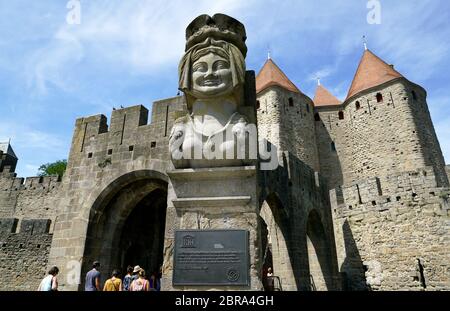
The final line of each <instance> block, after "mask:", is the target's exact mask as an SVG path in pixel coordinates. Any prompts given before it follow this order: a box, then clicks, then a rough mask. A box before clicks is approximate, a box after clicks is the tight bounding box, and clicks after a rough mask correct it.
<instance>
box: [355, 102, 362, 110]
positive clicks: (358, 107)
mask: <svg viewBox="0 0 450 311" xmlns="http://www.w3.org/2000/svg"><path fill="white" fill-rule="evenodd" d="M355 107H356V110H359V109H360V108H361V103H360V102H359V101H357V102H356V103H355Z"/></svg>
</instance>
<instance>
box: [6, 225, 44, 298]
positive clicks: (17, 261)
mask: <svg viewBox="0 0 450 311" xmlns="http://www.w3.org/2000/svg"><path fill="white" fill-rule="evenodd" d="M18 223H19V219H17V218H0V273H1V275H2V278H1V282H0V290H2V291H8V290H28V291H30V290H31V291H33V290H36V289H37V288H38V286H39V283H40V281H41V280H42V278H43V277H44V276H45V275H46V274H47V262H48V254H49V252H50V245H51V241H52V234H51V233H50V231H49V230H50V226H51V220H50V219H24V220H22V221H21V223H20V227H19V226H18Z"/></svg>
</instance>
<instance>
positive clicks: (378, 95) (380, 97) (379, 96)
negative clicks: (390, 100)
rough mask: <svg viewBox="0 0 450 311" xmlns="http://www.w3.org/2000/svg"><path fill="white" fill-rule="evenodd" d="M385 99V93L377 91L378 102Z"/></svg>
mask: <svg viewBox="0 0 450 311" xmlns="http://www.w3.org/2000/svg"><path fill="white" fill-rule="evenodd" d="M382 101H383V95H382V94H381V93H377V103H381V102H382Z"/></svg>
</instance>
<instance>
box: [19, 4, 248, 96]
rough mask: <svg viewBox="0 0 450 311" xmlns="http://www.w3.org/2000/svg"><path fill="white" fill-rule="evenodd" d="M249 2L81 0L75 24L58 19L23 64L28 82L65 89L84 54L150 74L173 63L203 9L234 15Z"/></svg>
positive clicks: (42, 89) (42, 88)
mask: <svg viewBox="0 0 450 311" xmlns="http://www.w3.org/2000/svg"><path fill="white" fill-rule="evenodd" d="M252 2H253V1H246V2H245V3H244V2H242V1H239V0H226V1H216V2H213V3H211V1H207V0H201V1H195V2H192V1H180V0H177V1H170V2H168V1H162V0H157V1H151V2H150V1H138V0H134V1H126V2H125V1H121V2H110V1H100V2H82V6H81V9H82V19H81V24H80V25H69V24H62V25H61V27H60V28H59V29H58V30H57V32H56V33H55V34H54V37H53V38H52V39H51V40H50V42H49V44H48V45H46V46H44V47H43V48H41V49H39V50H38V51H37V52H35V53H34V54H33V55H32V56H31V57H30V59H29V61H28V63H27V67H28V68H27V69H28V70H27V72H28V79H29V85H30V86H33V87H34V88H35V89H36V90H37V91H38V92H39V93H41V94H45V93H46V91H47V88H48V84H49V83H51V84H53V85H55V86H57V87H59V88H61V89H63V90H68V89H70V87H71V86H70V81H67V73H68V71H69V69H70V68H71V67H73V66H77V64H79V63H80V62H81V61H82V60H83V59H84V58H85V57H90V58H91V59H92V60H94V61H95V60H97V61H102V62H104V61H108V62H110V63H111V64H112V66H127V68H128V70H129V71H132V72H134V73H138V74H139V73H149V74H150V73H152V72H153V73H154V72H155V71H156V72H158V71H161V69H163V68H167V65H168V64H171V65H172V64H176V63H177V62H178V60H179V58H180V56H181V54H182V52H183V51H184V30H185V27H186V25H188V23H189V22H190V21H191V20H192V19H193V18H194V17H196V16H197V15H200V14H202V13H209V14H213V13H217V12H225V13H228V14H231V15H233V14H234V13H236V12H237V11H238V10H242V9H244V8H246V7H248V6H249V5H250V4H251V3H252Z"/></svg>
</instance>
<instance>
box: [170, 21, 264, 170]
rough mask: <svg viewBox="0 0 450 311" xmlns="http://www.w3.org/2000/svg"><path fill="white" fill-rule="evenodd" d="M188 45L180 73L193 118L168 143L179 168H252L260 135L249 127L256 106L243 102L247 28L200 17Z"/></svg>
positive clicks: (178, 125) (178, 123)
mask: <svg viewBox="0 0 450 311" xmlns="http://www.w3.org/2000/svg"><path fill="white" fill-rule="evenodd" d="M186 40H187V42H186V50H185V54H184V56H183V57H182V59H181V61H180V65H179V70H178V72H179V89H180V90H181V91H182V92H183V93H184V95H185V98H186V103H187V108H188V114H187V115H185V116H183V117H181V118H179V119H177V120H176V121H175V123H174V126H173V128H172V131H171V134H170V139H169V149H170V154H171V159H172V162H173V164H174V166H175V168H190V167H192V168H199V167H219V166H242V165H248V164H251V163H252V161H254V159H256V153H257V150H256V149H257V147H256V145H257V134H256V125H255V124H254V123H252V122H249V120H251V119H252V117H251V115H252V109H253V112H254V104H253V103H252V104H250V105H249V104H248V103H247V105H246V104H245V99H244V98H246V96H244V93H245V82H246V69H245V56H246V53H247V47H246V45H245V40H246V34H245V28H244V26H243V25H242V24H241V23H240V22H239V21H237V20H235V19H234V18H232V17H229V16H227V15H224V14H216V15H214V16H213V17H210V16H209V15H201V16H199V17H197V18H196V19H194V20H193V21H192V22H191V23H190V24H189V26H188V27H187V29H186ZM249 107H251V108H252V109H248V108H249ZM246 108H247V109H246Z"/></svg>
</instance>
